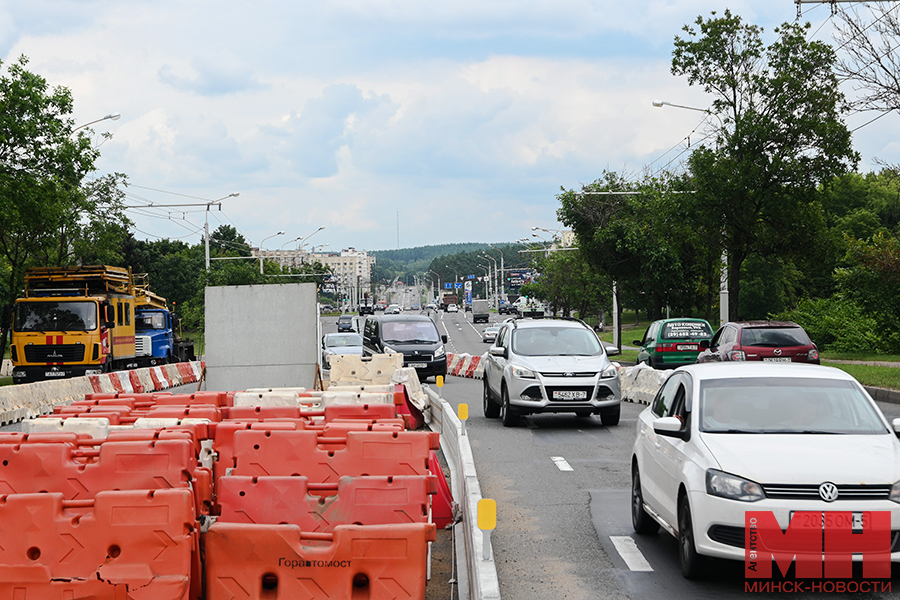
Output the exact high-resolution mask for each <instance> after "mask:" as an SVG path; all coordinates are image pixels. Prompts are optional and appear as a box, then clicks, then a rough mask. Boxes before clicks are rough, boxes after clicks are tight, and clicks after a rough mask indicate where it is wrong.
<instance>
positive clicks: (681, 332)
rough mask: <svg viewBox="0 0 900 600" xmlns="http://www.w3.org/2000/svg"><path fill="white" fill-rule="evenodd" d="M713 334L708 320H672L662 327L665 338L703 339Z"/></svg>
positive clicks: (663, 337)
mask: <svg viewBox="0 0 900 600" xmlns="http://www.w3.org/2000/svg"><path fill="white" fill-rule="evenodd" d="M712 336H713V332H712V329H711V328H710V326H709V323H707V322H706V321H670V322H668V323H665V324H664V325H663V328H662V335H661V337H662V339H664V340H702V339H709V338H711V337H712Z"/></svg>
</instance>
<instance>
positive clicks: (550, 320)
mask: <svg viewBox="0 0 900 600" xmlns="http://www.w3.org/2000/svg"><path fill="white" fill-rule="evenodd" d="M514 320H515V322H516V329H524V328H531V327H547V326H550V327H566V328H569V329H576V328H577V329H589V327H588V326H587V325H585V324H584V323H582V322H581V321H579V320H577V319H559V318H554V317H544V318H541V319H532V318H530V317H525V318H521V319H514Z"/></svg>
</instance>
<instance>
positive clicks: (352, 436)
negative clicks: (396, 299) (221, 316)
mask: <svg viewBox="0 0 900 600" xmlns="http://www.w3.org/2000/svg"><path fill="white" fill-rule="evenodd" d="M404 394H405V391H404V390H403V389H402V386H398V388H397V390H396V393H395V402H396V403H397V404H394V405H391V404H381V405H367V404H361V405H332V406H326V407H325V408H324V410H307V409H305V407H303V406H297V407H284V406H257V407H248V406H238V407H235V406H233V405H232V402H231V399H232V398H233V395H234V392H221V393H220V392H204V393H197V394H190V395H188V394H168V393H162V394H159V393H155V394H125V393H120V394H92V395H88V396H86V397H85V399H84V400H83V401H78V402H75V403H73V404H72V405H71V406H66V407H58V408H57V409H56V410H55V411H54V414H53V415H49V417H50V418H55V419H57V420H59V419H62V420H63V421H62V423H63V426H65V427H69V426H73V425H74V426H76V427H75V429H77V425H78V423H79V422H81V423H86V422H87V420H91V421H92V422H93V421H102V422H103V423H104V424H107V423H108V424H109V427H108V428H106V429H104V430H103V431H104V435H105V436H106V437H104V438H99V437H92V436H91V435H89V434H86V433H78V432H71V431H65V430H64V431H58V432H53V433H0V531H2V533H3V536H2V537H3V541H2V542H0V598H15V599H17V600H19V599H21V600H26V599H27V600H34V599H38V600H43V599H53V600H62V599H69V598H71V599H74V598H91V599H94V600H105V599H107V598H108V599H110V600H123V599H126V598H127V599H134V600H138V599H144V598H146V599H148V600H149V599H154V600H156V599H160V600H165V599H169V598H171V599H173V600H202V599H204V598H205V599H207V600H219V599H222V600H224V599H231V598H295V597H297V598H301V597H329V598H354V599H356V598H394V597H403V598H424V594H425V584H426V572H427V569H426V565H427V560H428V548H429V545H428V542H430V541H433V540H434V539H435V534H436V526H438V527H445V526H446V525H447V524H448V523H449V522H450V517H451V512H450V507H451V502H452V499H451V498H450V494H449V487H448V486H447V482H446V480H445V478H444V476H443V471H442V470H441V468H440V466H439V465H438V463H437V457H436V454H435V450H436V449H437V447H438V445H439V437H438V434H436V433H431V432H425V431H411V430H409V429H408V427H407V426H408V425H409V424H411V423H412V420H411V419H410V418H409V416H408V415H407V416H404V415H403V414H398V410H397V408H398V405H399V404H400V403H401V399H402V398H403V397H404ZM70 420H75V421H71V422H70ZM142 423H144V424H145V425H144V427H146V428H142V427H141V426H140V425H141V424H142ZM147 423H150V424H151V426H146V424H147ZM210 452H211V454H210ZM210 456H212V458H213V459H214V461H213V462H211V463H210V462H208V461H206V460H205V459H207V458H209V457H210ZM432 499H434V500H433V501H432Z"/></svg>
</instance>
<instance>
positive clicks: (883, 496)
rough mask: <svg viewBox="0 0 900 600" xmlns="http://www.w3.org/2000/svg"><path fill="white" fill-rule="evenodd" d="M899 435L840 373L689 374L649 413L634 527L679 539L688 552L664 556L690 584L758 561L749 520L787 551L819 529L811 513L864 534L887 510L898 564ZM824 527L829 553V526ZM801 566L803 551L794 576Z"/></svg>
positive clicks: (727, 369) (714, 370)
mask: <svg viewBox="0 0 900 600" xmlns="http://www.w3.org/2000/svg"><path fill="white" fill-rule="evenodd" d="M898 431H900V419H894V420H893V422H892V423H889V422H888V420H887V419H885V417H884V415H883V413H882V412H881V410H880V409H879V407H878V405H877V404H875V402H874V401H873V400H872V398H871V397H870V396H869V394H868V393H867V392H866V390H865V389H864V388H863V387H862V386H861V385H860V384H859V383H858V382H857V381H856V380H855V379H853V377H851V376H850V375H849V374H847V373H845V372H843V371H839V370H838V369H834V368H831V367H822V366H810V365H798V364H793V365H791V364H788V365H775V364H762V363H755V364H753V363H749V364H734V363H719V364H709V365H688V366H684V367H681V368H679V369H677V370H675V371H673V372H672V374H671V375H670V376H669V378H668V379H667V380H666V381H665V382H664V383H663V385H662V387H661V388H660V389H659V391H658V392H657V394H656V398H654V400H653V401H652V402H651V403H650V406H648V407H647V408H645V409H644V410H643V411H642V412H641V413H640V414H639V415H638V422H637V434H636V436H635V441H634V446H633V448H632V458H631V461H630V462H631V465H630V468H631V482H632V483H631V503H630V504H631V519H632V525H633V527H634V530H635V531H636V532H637V533H638V534H644V535H646V534H655V533H656V532H657V531H658V530H659V528H660V526H662V528H663V529H664V530H665V531H666V532H668V533H669V534H671V535H673V536H675V537H676V538H677V540H678V541H677V544H671V545H670V544H665V546H666V547H669V548H672V547H674V548H677V550H678V553H679V558H680V563H681V572H682V574H683V575H684V576H685V577H687V578H689V579H690V578H695V577H698V576H702V575H703V574H704V572H705V571H706V569H705V568H704V567H705V566H707V565H705V563H707V557H717V558H724V559H731V560H735V561H740V562H741V563H743V562H744V560H745V558H748V557H749V552H748V551H749V550H750V549H751V548H755V547H756V545H755V544H754V545H753V546H751V547H745V540H752V539H753V537H751V535H750V532H748V531H746V530H745V527H747V524H748V522H750V519H748V516H749V515H748V514H747V511H759V514H768V515H770V517H771V521H769V523H770V525H768V527H767V528H769V527H770V528H771V529H775V530H776V531H777V532H778V533H777V535H776V537H777V538H779V539H778V541H780V538H781V535H780V534H781V532H788V530H790V531H789V533H788V534H787V535H785V539H786V538H787V537H789V536H792V535H794V534H797V533H798V531H797V530H798V529H799V530H801V531H802V530H803V528H804V526H805V527H810V522H809V521H804V520H803V519H804V516H805V515H813V514H814V515H822V517H821V518H822V521H825V523H829V522H831V523H833V522H834V520H835V519H838V518H845V519H847V521H845V522H844V525H842V526H834V528H835V529H837V528H839V527H840V528H842V529H843V530H844V531H846V532H847V533H848V534H849V533H850V532H851V526H852V528H853V530H854V531H856V529H857V528H859V530H862V529H863V527H864V525H863V523H864V521H863V519H864V518H865V517H864V515H866V514H867V513H866V512H865V511H872V512H871V513H868V514H872V515H874V514H876V513H877V512H879V511H883V512H885V513H888V522H889V523H890V525H891V527H890V529H891V531H890V532H884V533H885V534H888V535H889V536H890V537H887V536H886V537H887V539H888V540H889V541H890V543H891V548H890V552H891V554H890V560H892V561H893V562H894V563H896V562H898V561H900V549H898V545H897V544H898V542H897V540H898V538H897V533H896V531H897V529H898V526H897V525H898V523H900V505H898V503H897V501H898V498H900V442H898V441H897V434H898ZM839 515H842V516H843V517H839ZM851 521H852V522H851ZM801 523H802V524H801ZM761 525H762V526H761V527H759V529H760V530H762V529H763V527H766V525H763V524H761ZM814 527H815V528H816V529H817V530H819V531H816V532H815V537H814V538H813V539H814V540H816V543H818V540H819V539H821V537H820V536H821V533H820V531H821V529H822V525H818V524H816V525H814ZM828 527H829V526H828V525H824V531H825V536H826V538H825V539H826V540H827V539H828V537H827V536H828V531H829V529H828ZM866 527H868V526H866ZM800 535H802V534H800ZM860 537H862V535H860ZM660 541H661V540H660ZM752 543H753V542H751V544H752ZM790 543H791V542H787V543H785V545H784V546H782V548H790V547H792V546H790V545H789V544H790ZM826 544H827V542H826ZM662 547H663V544H660V545H659V546H658V548H662ZM771 547H772V546H770V548H771ZM788 554H789V555H790V553H788ZM817 554H818V552H817ZM763 556H765V557H766V558H765V560H771V559H769V558H768V556H766V555H763ZM820 557H821V554H819V555H818V556H816V557H815V562H816V563H817V565H818V568H819V569H821V568H822V567H821V564H822V563H821V562H820V561H821V558H820ZM800 559H801V553H800V551H799V550H798V551H797V563H795V566H798V567H799V561H800ZM847 559H848V560H849V559H850V553H849V552H848V554H847ZM885 559H887V556H885ZM806 560H813V559H812V558H811V557H807V559H806ZM826 560H827V558H826ZM826 564H827V563H826ZM717 568H718V569H722V568H724V567H723V566H722V565H721V563H719V566H717ZM826 568H827V567H826ZM889 569H890V568H889ZM798 577H802V576H798ZM670 583H671V582H670Z"/></svg>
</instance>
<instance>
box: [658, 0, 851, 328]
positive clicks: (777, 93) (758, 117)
mask: <svg viewBox="0 0 900 600" xmlns="http://www.w3.org/2000/svg"><path fill="white" fill-rule="evenodd" d="M695 25H696V28H695V27H692V26H685V27H684V31H685V33H686V34H687V36H686V38H685V39H682V38H680V37H676V38H675V50H674V52H673V58H672V73H673V74H674V75H684V76H686V77H687V79H688V84H689V85H692V86H693V85H697V86H700V87H701V88H703V90H704V91H706V92H707V93H708V94H710V95H712V97H713V103H712V108H711V109H710V112H711V113H714V114H716V115H720V114H721V115H722V116H721V117H720V118H721V125H720V128H718V129H716V130H715V131H714V137H715V142H716V146H717V147H716V148H711V147H709V146H701V147H700V148H698V149H697V150H694V151H693V153H692V154H691V156H690V159H689V166H690V172H691V175H692V176H693V182H694V185H695V189H696V191H697V195H698V200H699V201H700V202H702V204H703V205H704V208H705V214H706V215H708V218H709V219H710V221H711V223H715V222H716V221H718V222H719V223H720V225H721V232H722V234H721V236H722V237H721V243H722V246H723V247H724V250H726V251H727V253H728V288H729V305H730V306H729V313H730V315H731V318H740V317H741V316H742V312H741V305H740V298H741V273H742V266H743V264H744V261H745V260H746V259H747V258H748V257H749V256H751V255H753V254H757V255H759V256H761V257H763V258H769V257H773V256H779V257H781V258H786V257H790V256H791V255H795V254H797V253H799V252H802V251H803V250H804V249H805V248H806V245H807V244H808V242H809V241H810V240H811V239H812V238H813V237H814V236H815V235H817V234H819V233H820V230H817V229H816V228H815V225H816V224H818V223H819V221H818V220H817V219H816V207H815V206H814V201H815V198H816V188H817V186H818V185H819V184H820V183H823V182H825V181H828V180H829V179H830V178H832V177H833V176H835V175H838V174H841V173H844V172H846V171H848V170H849V169H851V168H852V167H853V166H854V165H855V164H856V162H857V161H858V156H857V154H856V153H855V152H854V151H853V149H852V147H851V139H850V132H849V131H848V130H847V127H846V126H845V125H844V123H843V121H842V120H841V118H840V108H841V105H842V103H843V101H844V96H843V94H842V93H841V91H840V88H839V85H838V80H837V77H836V76H835V74H834V72H833V70H832V69H833V66H834V63H835V55H834V51H833V50H832V48H831V47H830V46H828V45H827V44H824V43H822V42H818V41H814V40H807V39H806V32H807V30H808V29H809V25H808V24H807V25H805V26H801V25H799V24H784V25H782V26H781V27H779V28H777V29H776V30H775V33H777V34H778V39H777V40H776V41H775V42H774V43H772V44H771V45H769V46H765V45H764V43H763V41H762V29H761V28H759V27H757V26H754V25H750V24H747V23H744V22H743V21H742V20H741V18H740V17H739V16H735V15H732V14H731V12H730V11H728V10H726V11H725V13H724V15H723V16H722V17H716V16H715V13H713V17H712V18H710V19H704V18H703V17H698V18H697V20H696V22H695Z"/></svg>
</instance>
